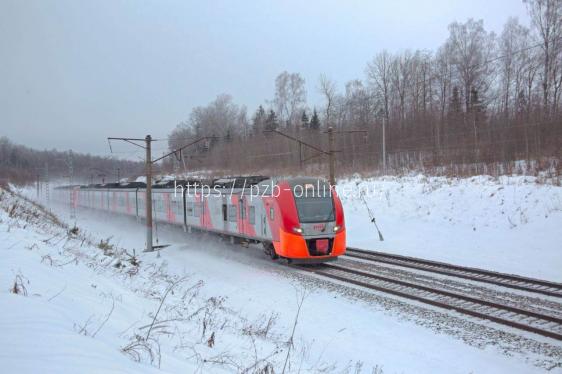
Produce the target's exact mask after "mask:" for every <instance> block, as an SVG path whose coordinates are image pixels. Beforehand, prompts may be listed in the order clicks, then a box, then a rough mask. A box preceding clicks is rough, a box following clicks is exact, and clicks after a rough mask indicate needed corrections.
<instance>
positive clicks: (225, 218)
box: [222, 204, 228, 222]
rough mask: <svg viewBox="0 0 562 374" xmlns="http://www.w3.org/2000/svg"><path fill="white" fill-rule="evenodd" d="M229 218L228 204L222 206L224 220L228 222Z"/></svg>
mask: <svg viewBox="0 0 562 374" xmlns="http://www.w3.org/2000/svg"><path fill="white" fill-rule="evenodd" d="M227 218H228V216H227V212H226V204H222V220H223V221H225V222H226V220H227Z"/></svg>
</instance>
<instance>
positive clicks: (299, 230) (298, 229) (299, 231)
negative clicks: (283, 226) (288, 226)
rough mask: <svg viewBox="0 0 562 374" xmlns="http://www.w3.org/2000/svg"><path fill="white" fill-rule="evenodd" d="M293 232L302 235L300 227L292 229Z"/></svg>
mask: <svg viewBox="0 0 562 374" xmlns="http://www.w3.org/2000/svg"><path fill="white" fill-rule="evenodd" d="M293 231H294V232H295V233H297V234H302V229H301V228H300V227H293Z"/></svg>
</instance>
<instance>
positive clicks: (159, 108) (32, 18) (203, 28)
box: [0, 0, 528, 156]
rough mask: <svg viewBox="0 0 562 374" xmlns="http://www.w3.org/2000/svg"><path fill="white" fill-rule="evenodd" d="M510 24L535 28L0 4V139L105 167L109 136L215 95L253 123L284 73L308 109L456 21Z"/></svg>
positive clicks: (421, 18)
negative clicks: (95, 159)
mask: <svg viewBox="0 0 562 374" xmlns="http://www.w3.org/2000/svg"><path fill="white" fill-rule="evenodd" d="M510 16H516V17H519V19H520V20H521V21H522V22H523V23H525V24H528V16H527V14H526V10H525V5H524V4H523V3H522V2H521V1H520V0H467V1H454V0H433V1H429V0H410V1H406V0H393V1H382V0H371V1H367V0H365V1H351V0H347V1H312V0H306V1H302V0H301V1H296V0H295V1H292V0H291V1H287V0H283V1H281V0H279V1H258V0H255V1H211V0H209V1H206V0H198V1H188V0H184V1H114V0H111V1H80V0H71V1H46V0H40V1H31V0H25V1H21V0H14V1H11V0H10V1H7V0H0V136H2V135H4V136H8V137H9V138H10V139H11V140H12V141H14V142H17V143H21V144H25V145H28V146H31V147H35V148H39V149H45V148H49V149H50V148H58V149H60V150H66V149H73V150H75V151H79V152H90V153H94V154H100V155H106V154H108V153H109V149H108V147H107V142H106V140H105V139H106V137H107V136H132V137H144V136H145V135H146V134H151V135H153V136H154V137H165V136H166V135H167V134H168V133H169V132H170V130H172V129H173V128H174V126H175V125H176V124H177V123H178V122H180V121H182V120H184V119H187V118H188V116H189V113H190V111H191V109H192V108H193V107H194V106H197V105H204V104H206V103H208V102H209V101H211V100H213V99H214V98H215V97H216V96H217V95H218V94H220V93H229V94H231V95H232V96H233V97H234V100H235V102H236V103H239V104H246V105H247V106H248V110H249V112H250V114H251V112H253V111H254V110H255V108H256V107H257V105H259V104H260V103H263V102H264V101H265V100H270V99H271V98H272V97H273V91H274V80H275V77H276V76H277V74H279V73H280V72H282V71H283V70H287V71H289V72H299V73H301V74H302V75H303V77H304V78H305V79H306V85H307V92H308V101H309V104H310V105H311V106H313V105H316V104H319V102H320V98H319V96H318V93H317V81H318V76H319V75H320V74H321V73H325V74H326V75H327V76H328V77H330V78H332V79H333V80H335V81H337V82H338V84H339V85H340V87H343V84H344V83H345V82H346V81H348V80H350V79H354V78H361V79H363V78H364V69H365V65H366V63H367V61H368V60H370V59H371V58H372V57H373V56H374V54H375V53H376V52H377V51H380V50H382V49H385V48H386V49H388V50H391V51H399V50H404V49H418V48H419V49H431V50H435V49H436V48H437V47H438V46H439V45H441V44H442V43H443V42H444V40H445V39H446V38H447V35H448V31H447V25H448V24H450V23H451V22H453V21H455V20H456V21H465V20H466V19H467V18H470V17H472V18H475V19H483V20H484V25H485V27H486V29H487V30H491V31H495V32H496V33H499V32H501V28H502V26H503V24H504V23H505V22H506V20H507V18H508V17H510ZM130 147H132V146H124V145H123V146H120V147H118V151H120V152H127V151H131V148H130ZM163 147H165V144H164V142H162V143H161V144H159V145H157V152H161V151H160V149H161V148H163ZM135 151H136V150H135ZM121 155H123V156H126V155H128V154H127V153H123V154H121Z"/></svg>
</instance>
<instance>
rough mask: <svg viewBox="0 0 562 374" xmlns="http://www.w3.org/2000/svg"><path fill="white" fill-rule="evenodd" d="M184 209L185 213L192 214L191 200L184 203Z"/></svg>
mask: <svg viewBox="0 0 562 374" xmlns="http://www.w3.org/2000/svg"><path fill="white" fill-rule="evenodd" d="M185 209H186V212H185V214H186V215H188V216H193V202H191V201H188V202H186V203H185Z"/></svg>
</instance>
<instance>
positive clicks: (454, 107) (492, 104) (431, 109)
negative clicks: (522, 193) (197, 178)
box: [169, 0, 562, 172]
mask: <svg viewBox="0 0 562 374" xmlns="http://www.w3.org/2000/svg"><path fill="white" fill-rule="evenodd" d="M524 2H525V4H526V7H527V10H528V13H529V16H530V20H531V21H530V24H529V25H524V24H522V23H520V21H519V20H518V19H516V18H510V19H509V20H508V21H507V23H506V24H505V25H504V27H503V30H502V32H501V33H500V34H499V35H496V34H495V33H493V32H489V31H487V30H486V29H485V27H484V23H483V21H482V20H474V19H468V20H467V21H465V22H453V23H451V24H450V25H449V27H448V29H449V35H448V38H447V39H446V40H445V41H444V43H443V44H442V45H441V46H440V47H439V48H437V49H436V50H435V51H429V50H405V51H401V52H397V53H390V52H388V51H386V50H383V51H380V52H378V53H376V54H375V55H374V57H373V58H372V60H370V61H368V62H367V63H366V65H365V75H364V77H363V78H362V79H355V80H351V81H349V82H346V83H345V85H344V89H343V91H341V90H339V89H338V85H337V84H336V82H335V81H334V80H332V79H330V78H329V77H327V76H325V75H321V76H320V78H319V80H318V82H317V89H318V91H319V93H320V94H321V97H322V98H323V102H322V105H320V106H318V107H312V108H311V107H310V106H309V105H308V104H307V92H306V89H305V80H304V78H303V77H302V76H301V75H300V74H299V73H289V72H282V73H281V74H279V75H278V76H277V78H276V80H275V92H274V94H273V98H272V99H271V100H270V101H267V102H266V103H264V104H263V105H260V106H259V107H258V108H257V109H256V110H255V111H254V112H253V113H252V114H251V115H248V111H247V108H246V107H245V106H244V105H238V104H236V103H235V102H234V100H233V98H232V97H231V96H230V95H226V94H223V95H219V96H218V97H217V98H216V99H215V100H214V101H213V102H211V103H210V104H208V105H207V106H202V107H197V108H194V109H193V111H192V113H191V115H190V118H189V119H188V120H186V121H184V122H182V123H180V124H179V125H178V126H177V127H176V128H175V129H174V130H173V131H172V133H171V134H170V136H169V146H170V148H171V149H175V148H177V147H179V146H181V145H182V144H185V143H186V139H194V138H198V137H202V136H212V137H214V138H213V139H210V140H209V141H207V142H204V143H202V144H201V145H199V146H198V147H194V148H192V149H189V150H186V151H185V155H184V156H185V158H183V159H182V162H181V163H180V162H179V161H177V162H171V164H175V167H176V168H181V167H188V168H191V169H198V168H201V169H202V168H218V169H223V170H230V171H233V172H234V171H252V170H268V168H269V169H270V170H275V169H276V168H278V169H280V170H288V171H306V168H307V167H308V168H312V169H314V168H316V167H317V166H318V165H319V164H318V163H317V162H316V161H317V160H318V159H319V157H320V156H319V155H318V154H317V153H315V152H313V151H312V150H311V149H309V148H307V147H304V148H305V149H304V150H303V149H302V146H300V147H299V146H298V144H296V143H294V142H291V141H290V140H288V139H284V138H282V137H278V136H275V135H273V134H268V133H264V130H272V129H278V130H280V131H283V132H285V133H287V134H291V135H293V136H298V137H299V138H301V139H303V140H304V141H307V142H310V143H312V144H314V145H317V146H319V147H326V141H327V139H326V136H325V132H326V129H327V128H328V127H333V128H334V129H335V130H336V131H337V130H350V129H356V130H364V131H365V132H363V133H343V132H340V133H339V134H337V136H336V148H337V150H338V151H340V152H339V154H338V163H339V166H340V168H344V169H347V170H350V171H353V170H367V169H373V168H377V167H379V166H380V165H381V160H382V149H381V144H382V140H383V139H382V131H383V126H384V128H385V130H386V131H385V141H386V150H387V163H388V165H389V167H390V168H394V169H396V168H416V167H438V166H444V165H458V164H478V163H493V162H508V161H516V160H541V159H545V158H549V157H553V158H558V159H559V158H560V150H561V149H562V141H561V139H562V103H561V101H562V99H561V97H562V0H525V1H524ZM182 163H183V165H182ZM186 163H187V165H186ZM170 166H171V165H170ZM299 168H300V169H299Z"/></svg>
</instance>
